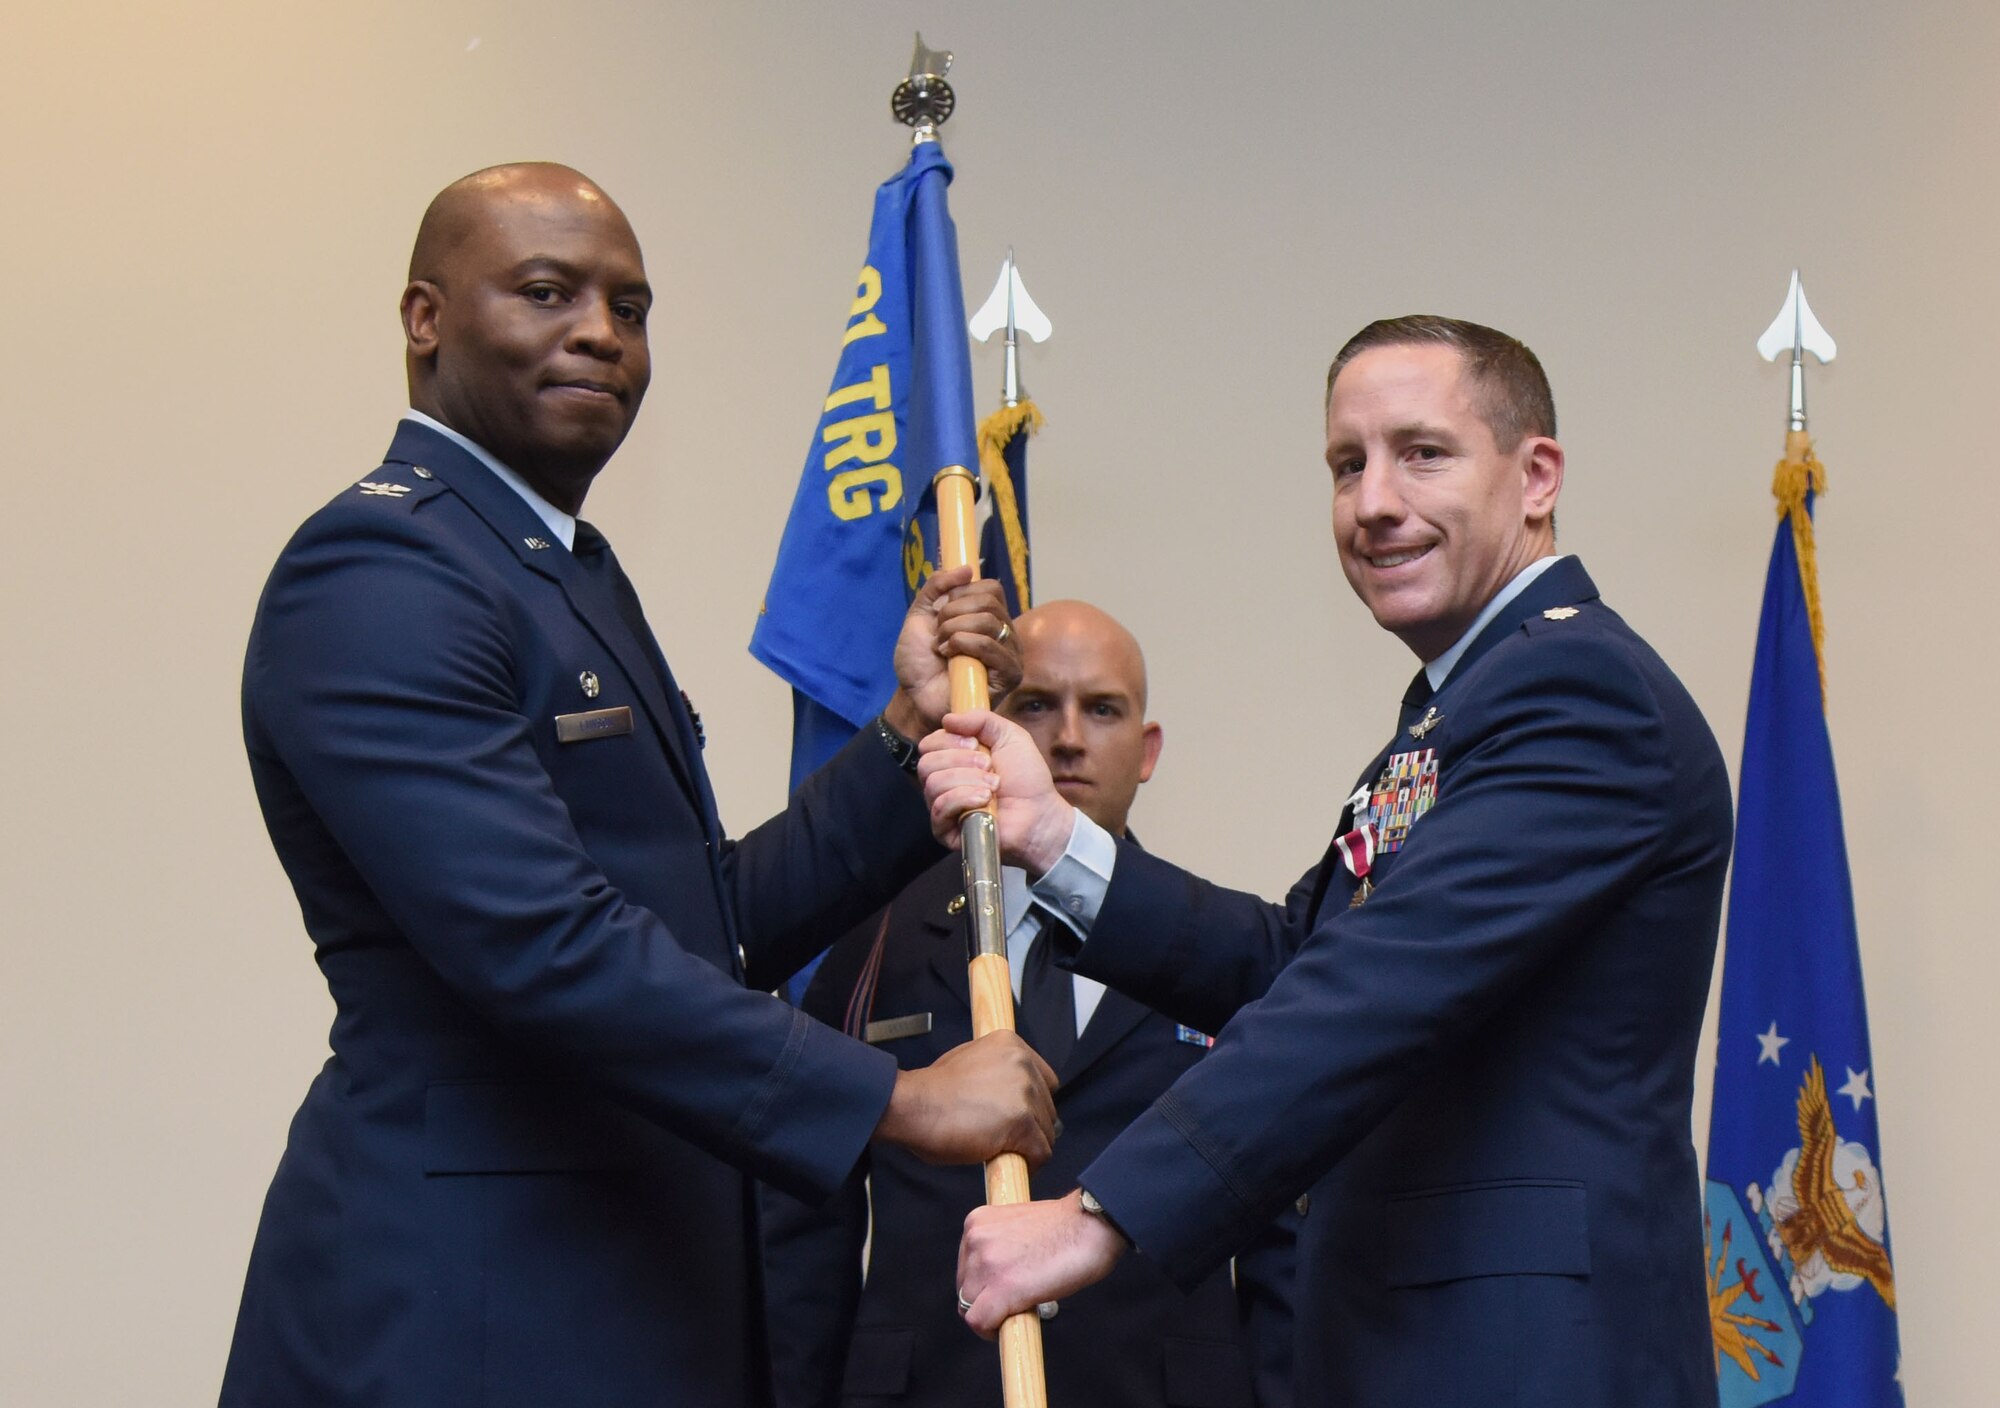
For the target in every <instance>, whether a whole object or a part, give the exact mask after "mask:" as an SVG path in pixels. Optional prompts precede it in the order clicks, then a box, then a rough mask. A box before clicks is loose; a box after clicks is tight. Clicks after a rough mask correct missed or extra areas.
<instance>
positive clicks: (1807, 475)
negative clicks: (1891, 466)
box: [1771, 430, 1826, 712]
mask: <svg viewBox="0 0 2000 1408" xmlns="http://www.w3.org/2000/svg"><path fill="white" fill-rule="evenodd" d="M1808 490H1810V491H1811V492H1812V493H1814V494H1824V493H1825V492H1826V466H1825V465H1823V464H1821V463H1820V462H1819V456H1818V455H1816V454H1814V453H1813V445H1812V437H1811V436H1810V435H1808V434H1806V432H1805V431H1803V430H1788V431H1786V432H1785V457H1784V458H1783V459H1781V460H1779V461H1778V468H1777V472H1776V473H1775V474H1774V475H1773V476H1772V478H1771V492H1772V493H1773V494H1775V495H1776V496H1777V499H1778V516H1779V517H1780V518H1788V519H1790V520H1791V524H1792V549H1793V551H1794V552H1795V553H1796V554H1797V556H1798V559H1799V585H1800V587H1801V588H1802V589H1803V590H1804V592H1805V598H1806V622H1807V624H1808V625H1809V626H1810V627H1811V629H1812V643H1813V658H1814V659H1815V660H1816V661H1817V662H1818V664H1819V707H1820V709H1821V711H1822V712H1824V711H1825V709H1826V621H1825V618H1823V617H1822V616H1821V615H1820V609H1819V558H1818V556H1817V554H1816V552H1815V551H1814V547H1813V521H1812V514H1811V513H1809V512H1807V510H1806V493H1807V491H1808Z"/></svg>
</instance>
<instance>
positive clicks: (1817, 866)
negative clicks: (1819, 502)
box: [1707, 447, 1901, 1408]
mask: <svg viewBox="0 0 2000 1408" xmlns="http://www.w3.org/2000/svg"><path fill="white" fill-rule="evenodd" d="M1788 466H1790V467H1793V468H1795V469H1796V470H1799V471H1801V472H1799V473H1795V474H1792V475H1790V476H1789V477H1788V475H1787V472H1786V471H1787V468H1788ZM1807 469H1810V470H1811V471H1812V474H1811V477H1810V478H1808V477H1807V475H1806V474H1805V473H1804V472H1803V471H1805V470H1807ZM1822 474H1823V471H1821V470H1820V468H1819V465H1818V462H1817V460H1815V459H1814V458H1813V457H1812V454H1811V450H1810V448H1809V447H1808V448H1806V449H1805V452H1804V457H1803V459H1800V458H1798V457H1796V456H1792V457H1788V459H1787V462H1786V463H1785V464H1781V465H1780V466H1779V497H1780V502H1781V504H1782V505H1783V507H1784V509H1785V510H1786V512H1785V516H1784V519H1783V520H1782V521H1781V522H1780V523H1779V525H1778V533H1777V542H1776V544H1775V545H1774V546H1773V548H1772V550H1771V566H1770V573H1769V576H1768V578H1767V580H1766V582H1765V585H1764V608H1763V616H1762V619H1761V620H1760V622H1759V624H1758V629H1757V658H1756V663H1755V666H1754V668H1753V670H1752V672H1751V676H1750V711H1749V722H1748V724H1747V726H1746V728H1745V736H1744V742H1743V769H1742V779H1741V787H1740V797H1739V800H1738V804H1737V827H1736V868H1735V876H1734V879H1733V880H1732V882H1731V887H1730V902H1729V928H1728V948H1727V951H1726V957H1725V961H1724V966H1723V980H1722V1016H1721V1025H1720V1027H1719V1031H1718V1050H1717V1054H1716V1064H1715V1098H1714V1108H1713V1115H1712V1118H1711V1124H1710V1128H1709V1142H1708V1174H1707V1176H1708V1184H1707V1212H1708V1262H1707V1267H1708V1278H1709V1279H1708V1287H1709V1311H1710V1320H1711V1325H1712V1328H1713V1330H1714V1334H1715V1358H1716V1373H1717V1376H1718V1379H1719V1384H1720V1388H1721V1398H1722V1403H1723V1405H1724V1408H1747V1405H1751V1404H1760V1403H1770V1402H1779V1401H1782V1402H1785V1403H1789V1404H1798V1405H1802V1408H1803V1405H1812V1408H1826V1406H1827V1405H1855V1408H1860V1405H1870V1408H1873V1406H1874V1405H1894V1404H1896V1403H1898V1402H1899V1401H1900V1397H1901V1389H1900V1384H1899V1380H1900V1364H1899V1355H1898V1349H1897V1329H1896V1284H1895V1277H1894V1274H1893V1272H1892V1270H1891V1266H1890V1256H1889V1223H1888V1211H1887V1205H1886V1204H1885V1202H1884V1200H1883V1188H1882V1175H1881V1143H1880V1140H1879V1137H1878V1133H1877V1128H1876V1123H1875V1114H1876V1111H1875V1090H1874V1084H1873V1081H1874V1065H1873V1061H1872V1059H1871V1058H1870V1056H1869V1050H1868V1017H1867V1010H1866V1007H1865V1005H1864V1003H1863V999H1862V991H1861V959H1860V951H1859V948H1858V946H1857V943H1856V934H1855V923H1854V899H1853V892H1852V890H1851V888H1850V886H1849V881H1848V870H1847V849H1846V842H1845V839H1844V837H1843V834H1842V830H1841V822H1840V797H1839V793H1838V790H1837V788H1836V787H1835V783H1834V771H1833V749H1832V744H1831V741H1830V739H1829V737H1828V734H1827V727H1826V713H1825V708H1824V701H1823V695H1822V685H1821V672H1820V656H1819V646H1818V641H1817V635H1818V630H1817V627H1818V619H1817V618H1818V614H1819V613H1818V609H1817V608H1818V588H1817V580H1816V574H1815V570H1814V557H1813V545H1812V518H1811V511H1812V492H1811V489H1812V487H1817V486H1818V485H1820V484H1823V482H1824V481H1823V479H1822V478H1821V477H1820V476H1821V475H1822ZM1809 486H1810V487H1809Z"/></svg>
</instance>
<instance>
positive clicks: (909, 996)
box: [765, 856, 1290, 1408]
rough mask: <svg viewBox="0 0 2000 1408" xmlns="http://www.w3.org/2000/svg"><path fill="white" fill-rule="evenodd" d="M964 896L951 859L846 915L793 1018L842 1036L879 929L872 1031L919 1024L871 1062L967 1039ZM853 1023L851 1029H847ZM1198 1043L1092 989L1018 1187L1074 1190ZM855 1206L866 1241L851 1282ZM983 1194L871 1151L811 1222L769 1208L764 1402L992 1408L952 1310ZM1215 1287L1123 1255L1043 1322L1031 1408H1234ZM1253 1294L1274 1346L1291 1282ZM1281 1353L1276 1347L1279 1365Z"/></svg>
mask: <svg viewBox="0 0 2000 1408" xmlns="http://www.w3.org/2000/svg"><path fill="white" fill-rule="evenodd" d="M962 894H963V882H962V879H961V874H960V864H959V861H958V858H957V857H955V856H954V857H951V858H949V859H947V860H945V861H944V862H942V863H940V864H939V865H937V866H935V867H934V868H933V869H931V870H930V871H928V872H927V873H926V874H924V875H923V876H922V877H921V878H920V879H919V880H918V881H917V882H916V883H915V884H914V885H912V886H911V887H910V888H909V889H908V890H907V891H906V892H904V894H903V895H902V896H901V897H900V898H898V899H897V900H896V902H895V903H894V905H892V906H891V908H890V909H889V911H888V912H887V914H886V915H883V916H877V917H875V918H872V919H869V920H867V921H864V922H863V923H862V924H861V925H859V926H858V927H857V928H856V929H855V930H854V931H853V932H851V933H849V934H848V935H847V936H846V937H845V938H843V939H842V940H841V941H840V943H839V944H837V945H835V947H834V948H833V950H832V952H831V953H830V954H829V955H828V956H827V960H826V962H825V963H824V964H823V965H821V967H820V970H819V972H818V973H817V974H815V975H814V978H813V982H812V984H811V986H810V987H809V988H808V990H807V993H806V997H805V1004H804V1005H805V1010H806V1011H807V1012H810V1013H812V1014H814V1015H815V1016H817V1017H820V1018H822V1019H824V1020H825V1021H827V1022H829V1023H832V1024H833V1025H834V1026H836V1027H840V1026H843V1025H845V1024H846V1018H847V1015H848V1007H849V1003H850V1001H851V1000H852V999H853V997H854V994H855V992H856V989H857V986H859V987H861V988H862V990H863V991H864V993H865V991H866V989H867V986H868V980H867V979H866V978H865V977H864V970H865V969H866V968H868V966H869V955H870V953H871V951H873V950H875V949H876V946H877V938H878V935H879V936H880V938H881V945H880V958H879V963H880V970H879V976H878V977H876V978H875V979H874V1002H873V1006H872V1016H873V1018H874V1019H875V1020H877V1021H878V1022H885V1023H894V1022H896V1021H897V1019H900V1018H916V1019H918V1020H917V1021H915V1022H912V1023H909V1024H908V1025H910V1026H913V1027H919V1028H920V1027H922V1026H923V1025H924V1023H923V1021H922V1020H921V1019H922V1018H923V1017H924V1016H926V1015H927V1016H928V1017H929V1018H930V1029H929V1030H928V1031H922V1030H913V1031H909V1032H907V1034H903V1035H896V1036H892V1037H887V1038H885V1039H882V1043H881V1044H882V1049H883V1050H885V1051H889V1052H893V1053H894V1054H895V1057H896V1059H897V1060H898V1062H900V1063H901V1064H902V1065H903V1066H904V1067H906V1068H913V1067H918V1066H924V1065H928V1064H929V1063H930V1062H932V1061H934V1060H936V1059H937V1057H938V1056H940V1055H942V1054H943V1053H944V1052H945V1051H947V1050H949V1049H950V1048H951V1047H953V1046H955V1045H957V1044H958V1043H960V1042H962V1041H968V1040H970V1039H971V1035H972V1008H971V1001H970V998H969V997H968V995H967V985H966V944H965V924H964V920H963V919H962V918H961V917H959V916H958V915H957V914H956V913H955V912H953V911H952V910H951V908H950V906H951V905H952V902H953V901H954V900H955V899H957V898H959V897H960V896H961V895H962ZM884 924H886V926H887V927H886V930H885V929H884V928H883V926H884ZM864 1020H866V1015H858V1016H857V1017H856V1019H855V1025H849V1026H848V1030H854V1029H855V1026H857V1025H858V1024H859V1023H860V1022H861V1021H864ZM1206 1042H1207V1039H1206V1038H1205V1037H1203V1036H1202V1035H1201V1034H1200V1033H1199V1032H1195V1031H1191V1030H1188V1029H1185V1028H1181V1027H1179V1026H1178V1025H1177V1024H1176V1023H1175V1022H1173V1021H1171V1020H1169V1019H1168V1018H1166V1017H1162V1016H1160V1015H1159V1014H1158V1013H1156V1012H1151V1011H1148V1010H1147V1009H1146V1008H1145V1007H1142V1006H1141V1005H1140V1004H1138V1003H1137V1002H1135V1001H1133V1000H1132V999H1131V998H1129V997H1126V996H1124V995H1123V994H1121V993H1118V992H1116V991H1110V990H1107V991H1106V992H1105V993H1104V994H1103V996H1102V998H1101V999H1100V1001H1099V1004H1098V1007H1097V1010H1096V1011H1095V1012H1093V1013H1092V1014H1091V1017H1090V1020H1089V1022H1088V1023H1087V1024H1085V1026H1084V1029H1083V1031H1082V1033H1081V1034H1080V1036H1079V1037H1078V1039H1077V1043H1076V1046H1075V1048H1074V1050H1073V1051H1072V1052H1071V1054H1070V1056H1069V1059H1068V1060H1067V1061H1066V1062H1065V1064H1064V1067H1063V1068H1062V1069H1061V1070H1059V1071H1057V1072H1056V1074H1057V1075H1058V1076H1059V1077H1060V1078H1061V1081H1062V1085H1061V1087H1060V1088H1059V1089H1058V1090H1057V1092H1056V1108H1057V1112H1058V1113H1059V1114H1060V1115H1061V1117H1062V1129H1063V1132H1062V1137H1061V1138H1060V1139H1058V1140H1057V1141H1056V1145H1055V1152H1054V1155H1053V1156H1052V1157H1051V1159H1050V1160H1049V1162H1048V1163H1047V1164H1046V1165H1044V1166H1043V1167H1042V1168H1041V1169H1039V1170H1037V1171H1036V1173H1035V1174H1034V1176H1033V1179H1032V1185H1033V1192H1034V1195H1035V1196H1036V1197H1038V1198H1055V1197H1060V1196H1062V1195H1063V1194H1064V1193H1067V1192H1068V1191H1069V1190H1070V1189H1072V1188H1074V1187H1075V1186H1076V1176H1077V1173H1078V1172H1079V1171H1080V1170H1081V1169H1082V1168H1083V1166H1084V1165H1085V1164H1087V1163H1088V1162H1090V1160H1091V1159H1093V1158H1095V1157H1096V1155H1097V1154H1098V1152H1099V1151H1101V1150H1102V1149H1103V1148H1104V1146H1105V1144H1106V1143H1107V1142H1108V1141H1109V1140H1110V1139H1111V1137H1112V1136H1113V1135H1115V1134H1117V1133H1118V1132H1119V1131H1120V1130H1122V1129H1124V1127H1125V1126H1126V1125H1127V1124H1129V1123H1130V1122H1131V1121H1132V1120H1133V1119H1135V1118H1136V1117H1137V1116H1138V1115H1139V1114H1140V1113H1142V1112H1143V1111H1144V1110H1145V1109H1146V1107H1147V1106H1148V1105H1149V1104H1151V1103H1152V1101H1153V1100H1154V1099H1155V1098H1156V1097H1157V1096H1158V1095H1159V1094H1160V1092H1161V1091H1163V1090H1165V1089H1166V1088H1167V1087H1168V1086H1169V1085H1171V1084H1172V1083H1173V1081H1174V1079H1175V1078H1176V1077H1178V1076H1180V1075H1181V1074H1183V1073H1184V1072H1186V1071H1188V1070H1191V1069H1193V1068H1194V1067H1195V1066H1196V1065H1197V1064H1199V1063H1200V1061H1201V1060H1203V1059H1204V1057H1205V1054H1206ZM864 1174H867V1175H869V1176H870V1187H869V1188H868V1189H864V1188H863V1186H862V1180H863V1175H864ZM871 1197H872V1201H873V1206H874V1239H873V1242H872V1244H871V1245H870V1247H869V1257H868V1274H867V1281H866V1284H865V1286H864V1284H863V1281H862V1275H861V1268H862V1244H863V1241H864V1240H865V1239H866V1238H867V1235H868V1230H869V1203H870V1200H871ZM985 1200H986V1197H985V1181H984V1176H983V1174H982V1171H981V1170H980V1169H978V1168H939V1167H936V1166H933V1165H930V1164H926V1163H924V1162H923V1161H922V1160H920V1159H918V1158H916V1157H915V1156H914V1155H912V1154H909V1153H908V1152H907V1151H905V1150H901V1149H895V1148H888V1147H877V1148H875V1149H873V1150H871V1151H870V1154H869V1156H868V1159H867V1162H866V1165H865V1167H863V1168H858V1169H857V1170H856V1171H855V1174H854V1176H853V1177H852V1178H851V1179H850V1180H849V1182H848V1184H847V1186H846V1187H845V1188H844V1189H843V1190H842V1191H841V1193H840V1194H839V1195H838V1196H837V1197H836V1198H835V1199H834V1200H833V1201H832V1202H831V1203H830V1204H828V1205H827V1206H826V1207H825V1208H823V1209H815V1208H810V1207H806V1206H804V1205H802V1204H800V1203H799V1202H797V1201H795V1200H793V1199H791V1198H788V1197H784V1196H782V1195H779V1196H775V1197H772V1196H769V1195H767V1201H766V1215H765V1235H766V1239H767V1251H766V1254H765V1265H766V1271H767V1282H768V1286H769V1294H770V1303H771V1323H772V1341H773V1360H772V1363H773V1373H774V1377H775V1379H776V1383H777V1398H778V1403H779V1408H835V1405H847V1408H891V1405H896V1404H922V1405H947V1404H948V1405H962V1408H981V1405H991V1408H999V1405H1000V1401H1001V1400H1000V1365H999V1360H998V1359H997V1358H996V1357H995V1354H994V1350H993V1346H992V1345H990V1344H987V1343H985V1342H984V1341H982V1340H980V1339H979V1338H978V1337H977V1336H975V1335H973V1334H972V1333H971V1332H970V1331H969V1330H967V1329H966V1327H965V1322H964V1321H963V1320H962V1319H961V1318H960V1317H959V1314H958V1311H957V1308H956V1305H955V1300H954V1297H955V1295H956V1289H955V1288H956V1285H957V1282H956V1279H955V1272H956V1269H957V1265H958V1241H959V1236H960V1233H961V1232H962V1230H963V1227H964V1222H965V1215H966V1214H967V1213H968V1212H970V1211H971V1210H972V1209H973V1208H975V1207H977V1206H979V1205H980V1204H982V1203H983V1202H985ZM1287 1250H1288V1245H1284V1244H1281V1245H1279V1247H1278V1255H1277V1257H1276V1260H1277V1262H1278V1263H1279V1266H1280V1268H1281V1269H1282V1271H1283V1272H1289V1269H1290V1268H1289V1259H1288V1257H1286V1256H1285V1252H1286V1251H1287ZM1271 1259H1272V1258H1271V1257H1270V1256H1269V1255H1268V1254H1267V1256H1266V1258H1265V1260H1266V1261H1270V1260H1271ZM1265 1270H1266V1274H1267V1275H1268V1274H1269V1271H1270V1268H1268V1267H1266V1268H1265ZM1230 1280H1231V1278H1230V1271H1229V1268H1228V1267H1227V1266H1219V1267H1216V1268H1213V1269H1211V1270H1210V1271H1209V1272H1208V1274H1206V1275H1204V1276H1202V1277H1200V1278H1198V1279H1197V1280H1196V1281H1195V1282H1194V1283H1193V1284H1192V1285H1191V1286H1190V1287H1189V1288H1188V1289H1187V1290H1186V1291H1185V1292H1183V1291H1182V1290H1181V1289H1179V1288H1177V1287H1176V1286H1174V1284H1173V1283H1172V1282H1170V1281H1169V1280H1168V1279H1167V1278H1166V1276H1165V1275H1164V1274H1162V1272H1161V1271H1160V1269H1159V1268H1158V1267H1157V1266H1155V1265H1153V1264H1151V1263H1148V1262H1147V1261H1146V1260H1145V1259H1144V1258H1141V1257H1131V1258H1128V1259H1127V1260H1126V1261H1125V1262H1123V1263H1122V1264H1121V1265H1120V1266H1119V1267H1118V1268H1117V1270H1115V1271H1114V1272H1113V1273H1112V1274H1111V1276H1110V1278H1109V1279H1107V1280H1106V1281H1105V1282H1104V1283H1103V1284H1102V1285H1098V1286H1093V1287H1091V1288H1090V1289H1088V1290H1086V1291H1083V1292H1081V1293H1079V1294H1078V1295H1076V1296H1074V1297H1072V1298H1070V1299H1069V1300H1067V1301H1064V1302H1063V1303H1062V1306H1061V1308H1060V1310H1059V1311H1058V1313H1057V1315H1056V1317H1055V1318H1054V1319H1053V1320H1050V1321H1047V1322H1046V1323H1045V1324H1044V1325H1043V1327H1042V1338H1043V1349H1044V1357H1045V1361H1046V1367H1047V1380H1048V1391H1049V1393H1048V1396H1049V1402H1050V1403H1051V1404H1052V1405H1068V1404H1078V1405H1085V1404H1088V1405H1094V1408H1138V1406H1139V1405H1163V1406H1164V1405H1169V1404H1171V1405H1182V1408H1250V1405H1251V1403H1252V1397H1253V1395H1252V1385H1253V1374H1252V1366H1251V1362H1250V1359H1249V1357H1248V1356H1246V1353H1245V1346H1244V1344H1243V1343H1242V1335H1241V1332H1240V1327H1239V1311H1238V1303H1237V1297H1236V1293H1235V1290H1234V1289H1233V1288H1232V1286H1231V1284H1230ZM1261 1289H1262V1291H1263V1292H1264V1294H1263V1296H1262V1297H1261V1298H1260V1303H1261V1304H1262V1305H1264V1306H1267V1307H1269V1306H1274V1305H1275V1306H1276V1307H1277V1308H1278V1310H1279V1312H1280V1316H1279V1318H1280V1322H1281V1323H1279V1324H1278V1325H1276V1326H1275V1327H1274V1329H1273V1331H1272V1333H1273V1334H1287V1333H1288V1332H1289V1329H1290V1326H1289V1324H1288V1323H1282V1306H1283V1298H1284V1297H1285V1296H1287V1295H1288V1294H1289V1292H1290V1287H1289V1285H1286V1284H1283V1283H1282V1282H1280V1283H1279V1284H1275V1285H1265V1286H1263V1287H1262V1288H1261ZM1265 1347H1266V1348H1270V1346H1268V1345H1267V1346H1265ZM1283 1348H1284V1347H1283V1346H1282V1345H1280V1346H1278V1347H1277V1354H1276V1357H1277V1358H1278V1359H1280V1360H1283V1358H1284V1356H1283V1352H1282V1351H1283ZM1278 1401H1280V1402H1283V1401H1284V1400H1282V1399H1280V1400H1278Z"/></svg>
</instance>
